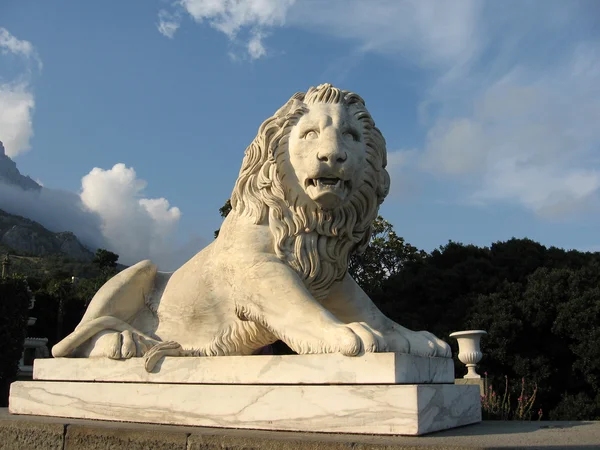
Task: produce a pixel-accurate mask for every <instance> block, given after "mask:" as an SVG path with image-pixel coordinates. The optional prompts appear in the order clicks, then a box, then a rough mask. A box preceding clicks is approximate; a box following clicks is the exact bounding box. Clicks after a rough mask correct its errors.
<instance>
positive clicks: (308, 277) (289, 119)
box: [231, 84, 390, 299]
mask: <svg viewBox="0 0 600 450" xmlns="http://www.w3.org/2000/svg"><path fill="white" fill-rule="evenodd" d="M316 103H330V104H340V103H341V104H343V105H344V106H345V107H346V108H348V111H349V112H350V113H351V114H353V115H354V116H355V117H356V118H357V119H358V120H359V122H360V123H361V124H362V127H363V134H364V136H365V143H366V148H367V158H366V159H367V162H368V164H367V169H366V170H365V171H364V177H363V182H362V183H361V184H360V186H359V187H358V188H356V189H355V190H354V193H353V194H352V197H351V198H350V199H349V200H348V201H347V202H345V203H344V205H342V206H340V207H338V208H336V209H333V210H331V211H329V210H327V211H325V210H322V209H320V208H319V207H318V206H317V204H316V203H313V202H309V204H305V203H306V202H304V201H302V200H300V199H298V198H297V196H296V195H295V194H292V193H291V191H290V190H289V189H287V187H286V185H285V182H284V181H283V180H282V177H281V174H280V172H281V170H280V168H281V165H282V163H283V162H284V160H285V158H286V157H287V152H286V151H285V146H286V145H287V142H288V139H289V135H290V131H291V129H292V127H293V126H294V125H296V124H297V123H298V120H299V119H300V118H301V117H302V115H303V114H305V113H306V112H308V110H309V108H310V106H311V105H313V104H316ZM386 164H387V160H386V146H385V139H384V138H383V136H382V134H381V132H380V131H379V129H378V128H377V127H376V126H375V123H374V121H373V119H372V117H371V115H370V114H369V112H368V111H367V109H366V106H365V102H364V100H363V99H362V98H361V97H360V96H358V95H357V94H355V93H353V92H349V91H344V90H340V89H338V88H335V87H333V86H332V85H330V84H322V85H320V86H318V87H316V88H314V87H311V88H310V89H309V90H308V92H306V93H303V92H300V93H297V94H295V95H294V96H293V97H292V98H291V99H290V100H289V101H288V102H287V103H286V104H285V105H284V106H283V107H282V108H280V109H279V111H277V112H276V113H275V115H274V116H273V117H270V118H269V119H267V120H265V121H264V122H263V124H262V125H261V126H260V128H259V131H258V134H257V136H256V138H255V139H254V140H253V141H252V143H251V144H250V145H249V146H248V148H247V149H246V152H245V156H244V160H243V163H242V167H241V169H240V173H239V177H238V179H237V182H236V184H235V188H234V190H233V193H232V196H231V205H232V208H233V212H234V213H235V214H239V215H241V216H247V217H250V218H251V219H252V220H253V221H254V223H256V224H260V223H265V220H267V219H268V225H269V228H270V231H271V233H272V235H273V238H274V242H275V253H276V255H277V257H278V258H280V259H281V260H282V261H284V262H286V263H287V264H288V265H289V266H290V267H291V268H292V269H293V270H294V271H296V273H297V274H298V275H299V276H300V278H301V279H302V280H303V282H304V285H305V286H306V287H307V289H308V290H309V291H310V292H311V294H312V295H313V296H315V298H317V299H323V298H325V297H326V296H327V295H328V293H329V289H330V288H331V285H332V284H333V283H334V282H335V281H339V280H341V279H342V278H343V277H344V275H345V274H346V271H347V269H348V260H349V258H350V256H351V255H352V254H353V253H355V252H357V253H360V252H362V251H363V250H364V249H365V248H366V246H367V245H368V243H369V239H370V237H371V224H372V222H373V220H374V219H375V218H376V216H377V212H378V209H379V205H380V204H381V203H382V202H383V200H384V198H385V196H386V195H387V193H388V190H389V186H390V178H389V175H388V173H387V171H386V169H385V167H386Z"/></svg>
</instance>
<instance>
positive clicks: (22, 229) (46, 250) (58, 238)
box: [0, 182, 94, 261]
mask: <svg viewBox="0 0 600 450" xmlns="http://www.w3.org/2000/svg"><path fill="white" fill-rule="evenodd" d="M33 183H35V182H33ZM35 184H36V185H37V183H35ZM0 247H1V249H0V251H2V252H3V253H14V254H18V255H22V256H35V257H46V256H50V255H56V256H64V257H67V258H69V259H72V260H76V261H91V260H92V259H93V258H94V254H93V253H92V252H91V251H90V250H89V249H87V248H86V247H85V246H84V245H83V244H82V243H81V242H79V240H78V239H77V237H76V236H75V235H74V234H73V233H71V232H70V231H63V232H60V233H54V232H52V231H49V230H47V229H46V228H44V227H43V226H42V225H40V224H39V223H37V222H34V221H33V220H29V219H26V218H25V217H21V216H16V215H13V214H9V213H7V212H5V211H3V210H1V209H0Z"/></svg>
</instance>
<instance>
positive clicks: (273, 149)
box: [52, 84, 451, 371]
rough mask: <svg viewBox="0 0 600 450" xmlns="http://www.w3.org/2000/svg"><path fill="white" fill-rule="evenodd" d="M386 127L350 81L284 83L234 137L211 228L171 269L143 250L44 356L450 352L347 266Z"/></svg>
mask: <svg viewBox="0 0 600 450" xmlns="http://www.w3.org/2000/svg"><path fill="white" fill-rule="evenodd" d="M385 167H386V146H385V140H384V138H383V136H382V134H381V132H380V131H379V129H378V128H377V127H376V126H375V123H374V121H373V119H372V117H371V115H370V114H369V112H368V111H367V109H366V107H365V102H364V101H363V99H362V98H361V97H360V96H358V95H357V94H355V93H352V92H349V91H345V90H340V89H338V88H335V87H333V86H332V85H330V84H323V85H320V86H318V87H316V88H315V87H312V88H310V89H309V90H308V92H306V93H297V94H295V95H294V96H293V97H292V98H291V99H290V100H289V101H288V102H287V103H286V104H285V105H284V106H283V107H281V108H280V109H279V110H278V111H277V112H276V113H275V115H274V116H273V117H271V118H269V119H267V120H266V121H265V122H264V123H263V124H262V125H261V126H260V128H259V131H258V135H257V136H256V138H255V139H254V141H252V143H251V144H250V146H249V147H248V148H247V149H246V152H245V156H244V160H243V163H242V168H241V170H240V173H239V177H238V179H237V182H236V184H235V188H234V190H233V194H232V196H231V205H232V211H231V213H230V214H229V215H228V216H227V218H226V219H225V221H224V223H223V225H222V228H221V231H220V233H219V236H218V238H217V239H216V240H215V241H213V242H212V243H211V244H210V245H209V246H207V247H206V248H205V249H203V250H202V251H201V252H199V253H198V254H196V255H195V256H194V257H193V258H192V259H190V260H189V261H188V262H187V263H185V264H184V265H183V266H182V267H181V268H179V269H178V270H177V271H175V272H174V273H164V272H157V267H156V265H154V264H153V263H152V262H150V261H142V262H140V263H138V264H136V265H134V266H132V267H130V268H127V269H125V270H123V271H122V272H121V273H119V274H117V275H116V276H115V277H113V278H112V279H110V280H109V281H108V282H107V283H106V284H105V285H104V286H103V287H102V288H101V289H100V290H99V291H98V292H97V294H96V295H95V296H94V298H93V299H92V301H91V303H90V305H89V307H88V309H87V311H86V313H85V315H84V316H83V318H82V320H81V323H80V324H79V325H78V326H77V328H76V329H75V331H73V332H72V333H71V334H70V335H69V336H67V337H65V338H64V339H63V340H62V341H61V342H59V343H58V344H56V345H55V346H54V347H53V349H52V354H53V355H54V356H55V357H65V356H73V357H96V356H105V357H108V358H113V359H124V358H131V357H141V356H144V357H145V358H146V360H145V364H146V369H147V370H149V371H150V370H152V368H153V367H154V365H155V364H156V362H157V361H158V360H160V358H162V357H163V356H216V355H250V354H252V353H255V352H256V351H257V350H259V349H260V348H262V347H264V346H266V345H268V344H271V343H273V342H275V341H276V340H282V341H283V342H285V343H286V344H287V345H288V346H289V347H290V348H291V349H292V350H294V351H295V352H297V353H299V354H308V353H335V352H340V353H342V354H344V355H348V356H354V355H359V354H361V353H363V352H400V353H410V354H415V355H421V356H439V357H450V356H451V353H450V348H449V346H448V344H446V343H445V342H444V341H442V340H440V339H438V338H436V337H435V336H434V335H433V334H431V333H429V332H426V331H419V332H415V331H411V330H408V329H406V328H404V327H402V326H400V325H398V324H396V323H395V322H393V321H392V320H390V319H389V318H387V317H386V316H385V315H383V314H382V313H381V312H380V311H379V310H378V309H377V307H376V306H375V305H374V304H373V302H372V301H371V300H370V299H369V297H368V296H367V295H366V294H365V292H364V291H363V290H362V289H361V288H360V287H359V286H358V285H357V284H356V282H355V281H354V280H353V279H352V277H351V276H350V275H349V274H348V272H347V268H348V260H349V258H350V256H351V255H352V254H353V253H359V252H362V251H363V250H364V249H365V248H366V246H367V245H368V243H369V239H370V237H371V224H372V222H373V220H374V219H375V218H376V216H377V213H378V209H379V205H380V204H381V203H382V202H383V200H384V198H385V196H386V195H387V193H388V191H389V186H390V179H389V175H388V173H387V171H386V169H385Z"/></svg>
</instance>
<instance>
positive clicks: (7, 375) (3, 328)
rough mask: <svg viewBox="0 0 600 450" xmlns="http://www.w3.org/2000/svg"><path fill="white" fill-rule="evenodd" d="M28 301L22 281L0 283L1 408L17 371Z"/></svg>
mask: <svg viewBox="0 0 600 450" xmlns="http://www.w3.org/2000/svg"><path fill="white" fill-rule="evenodd" d="M30 297H31V296H30V293H29V291H28V288H27V283H26V282H25V280H24V279H22V278H19V277H8V278H3V279H0V343H2V345H0V406H6V405H7V404H8V391H9V388H10V383H11V382H13V381H14V380H15V378H16V376H17V372H18V370H19V359H21V354H22V352H23V342H24V340H25V336H26V335H27V317H28V310H29V301H30Z"/></svg>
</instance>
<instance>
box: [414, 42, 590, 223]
mask: <svg viewBox="0 0 600 450" xmlns="http://www.w3.org/2000/svg"><path fill="white" fill-rule="evenodd" d="M599 56H600V55H599V54H598V53H597V51H595V49H594V48H592V47H589V46H586V45H579V46H577V47H576V48H575V49H574V50H573V52H572V54H571V56H570V57H569V58H566V59H562V60H560V59H557V60H556V61H555V65H554V67H553V68H547V69H546V70H544V71H543V72H540V71H534V70H531V69H527V68H521V67H519V68H514V69H513V70H511V71H510V72H509V73H508V74H506V75H504V76H502V77H500V78H499V79H497V80H496V81H495V82H494V83H492V84H491V85H489V86H487V87H486V88H484V89H482V90H479V91H474V92H473V93H472V94H471V96H469V97H467V99H466V100H467V101H468V102H471V103H472V105H473V107H472V108H471V111H470V112H469V114H465V115H459V116H457V117H453V118H452V119H450V120H448V119H446V118H444V117H441V118H438V119H437V120H436V121H435V123H434V125H433V126H432V128H431V129H430V131H429V133H428V138H427V143H426V145H425V149H424V153H423V159H422V163H423V165H424V167H425V168H427V169H428V170H430V171H432V172H434V173H438V174H442V175H450V176H460V177H461V178H462V179H463V180H465V179H466V180H469V181H470V183H471V186H472V189H473V190H472V194H471V196H472V198H473V199H474V200H477V201H480V202H486V203H488V202H490V201H510V202H516V203H518V204H521V205H522V206H524V207H526V208H528V209H531V210H533V211H535V212H537V213H539V214H541V215H545V216H548V215H551V216H560V215H563V214H567V213H570V212H572V211H574V210H576V209H577V208H578V207H589V206H592V205H593V204H594V202H593V201H591V200H592V199H593V198H595V196H597V194H598V193H599V188H600V158H599V156H598V152H599V150H600V127H599V126H598V123H600V101H598V99H600V87H599V86H598V83H597V80H598V77H599V76H600V58H599ZM455 106H456V105H455ZM460 109H462V108H461V107H460V106H457V111H458V110H460Z"/></svg>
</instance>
